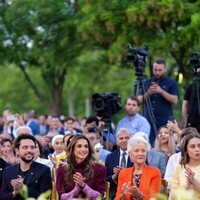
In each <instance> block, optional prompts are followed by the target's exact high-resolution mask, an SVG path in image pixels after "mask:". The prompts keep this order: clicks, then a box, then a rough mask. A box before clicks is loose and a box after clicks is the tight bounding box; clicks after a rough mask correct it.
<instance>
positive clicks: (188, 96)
mask: <svg viewBox="0 0 200 200" xmlns="http://www.w3.org/2000/svg"><path fill="white" fill-rule="evenodd" d="M199 80H200V66H197V68H195V72H194V82H193V83H192V84H190V85H189V86H188V88H187V89H186V91H185V95H184V99H183V103H182V119H183V125H184V126H185V127H195V128H196V129H197V130H198V132H200V99H199V94H200V86H199Z"/></svg>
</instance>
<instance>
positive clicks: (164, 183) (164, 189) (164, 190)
mask: <svg viewBox="0 0 200 200" xmlns="http://www.w3.org/2000/svg"><path fill="white" fill-rule="evenodd" d="M161 185H162V187H163V188H162V193H164V194H166V195H167V194H168V190H167V186H168V182H167V180H165V179H162V182H161Z"/></svg>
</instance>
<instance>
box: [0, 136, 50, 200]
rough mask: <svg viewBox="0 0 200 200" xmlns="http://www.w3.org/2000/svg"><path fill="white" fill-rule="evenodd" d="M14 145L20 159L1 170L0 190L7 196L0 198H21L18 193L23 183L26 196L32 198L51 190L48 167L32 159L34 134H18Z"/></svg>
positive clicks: (7, 199)
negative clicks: (0, 184) (0, 182)
mask: <svg viewBox="0 0 200 200" xmlns="http://www.w3.org/2000/svg"><path fill="white" fill-rule="evenodd" d="M14 146H15V149H16V154H17V155H18V156H19V158H20V161H19V163H18V164H16V165H13V166H10V167H8V168H6V169H5V170H4V172H3V181H2V187H1V190H2V192H3V193H6V194H7V196H6V198H2V199H3V200H4V199H6V200H11V199H17V200H21V199H23V198H22V197H21V196H20V195H19V191H20V189H22V187H23V186H24V185H26V186H27V188H28V196H29V197H34V198H37V197H38V196H39V195H40V194H42V193H43V192H46V191H47V190H51V188H52V182H51V172H50V168H49V167H47V166H45V165H43V164H40V163H37V162H34V161H33V159H34V154H35V148H36V139H35V138H34V136H32V135H30V134H22V135H19V136H18V137H17V138H16V140H15V143H14Z"/></svg>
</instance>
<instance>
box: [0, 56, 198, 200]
mask: <svg viewBox="0 0 200 200" xmlns="http://www.w3.org/2000/svg"><path fill="white" fill-rule="evenodd" d="M146 88H147V91H146V92H143V91H141V92H140V93H139V95H138V96H137V97H134V96H129V97H127V99H126V100H125V104H124V110H125V113H126V114H125V116H124V117H123V118H122V119H121V120H119V122H118V123H117V124H116V128H115V131H114V132H113V133H108V131H107V130H106V132H105V131H104V128H105V123H104V120H102V119H100V118H99V117H98V116H89V117H87V118H77V117H69V116H66V117H63V116H62V117H60V116H58V115H55V114H52V115H49V116H45V115H39V116H37V117H36V116H34V113H33V112H32V111H30V112H27V113H24V114H22V115H19V114H15V115H13V114H12V113H10V111H9V110H8V109H6V110H4V112H3V115H2V118H1V124H0V130H1V134H0V185H1V187H0V200H6V199H8V200H9V199H10V200H11V199H16V200H18V199H19V200H21V199H25V197H22V196H21V193H20V191H21V189H23V188H24V186H26V187H27V189H28V196H29V197H34V198H37V197H39V195H40V194H42V193H44V192H46V191H51V192H50V193H49V195H50V196H49V198H50V199H52V200H69V199H75V198H87V199H94V200H95V199H103V198H105V194H106V187H107V183H108V182H109V185H110V188H109V199H111V200H113V199H115V200H132V199H134V200H140V199H142V200H149V199H151V198H155V199H156V196H157V194H158V193H160V192H162V191H163V188H162V179H165V180H166V182H167V183H168V194H167V195H168V198H169V199H171V200H177V199H178V195H179V193H180V189H182V190H187V191H190V192H191V195H192V198H193V199H194V200H198V199H199V200H200V176H199V174H200V135H199V132H198V131H199V130H198V127H195V126H194V127H191V126H190V124H192V123H191V121H190V123H186V124H185V125H187V126H188V127H179V125H178V123H177V122H176V120H171V119H172V118H174V117H173V107H172V105H173V104H176V103H177V101H178V98H179V92H178V86H177V84H176V82H175V81H174V80H172V79H170V78H168V77H167V76H166V64H165V61H164V60H163V59H157V60H156V61H155V62H154V63H153V77H151V78H150V79H148V80H147V81H146ZM147 101H150V102H151V109H152V110H151V111H152V113H153V119H152V115H151V117H150V115H149V113H148V112H149V111H148V109H147V105H146V102H147ZM143 103H144V104H145V106H144V111H145V112H144V115H142V114H141V113H139V110H140V105H141V104H143ZM184 104H185V103H183V107H184ZM187 109H189V107H188V105H187ZM183 110H184V112H183V113H184V115H186V110H185V108H184V109H183ZM189 113H190V112H189V110H188V115H189ZM186 118H187V117H185V118H184V120H186ZM190 119H191V118H190ZM195 120H196V119H195ZM196 128H197V129H196Z"/></svg>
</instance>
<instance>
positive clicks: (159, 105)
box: [140, 76, 179, 127]
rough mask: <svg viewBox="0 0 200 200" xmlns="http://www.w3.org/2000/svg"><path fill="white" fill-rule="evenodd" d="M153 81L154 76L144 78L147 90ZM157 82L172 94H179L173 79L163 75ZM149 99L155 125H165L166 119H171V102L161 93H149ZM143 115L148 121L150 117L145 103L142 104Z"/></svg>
mask: <svg viewBox="0 0 200 200" xmlns="http://www.w3.org/2000/svg"><path fill="white" fill-rule="evenodd" d="M153 81H154V78H153V77H152V78H150V79H148V80H146V82H145V86H146V88H147V90H148V88H149V87H150V85H151V83H152V82H153ZM157 84H158V85H159V86H160V87H161V88H162V89H163V90H164V91H166V92H168V93H169V94H172V95H176V96H179V91H178V84H177V82H176V81H175V80H172V79H170V78H168V77H166V76H164V77H163V78H162V79H161V80H160V81H159V82H157ZM140 94H142V95H143V94H144V91H141V92H140ZM149 98H150V101H151V107H152V111H153V114H154V116H155V121H156V125H157V127H160V126H163V125H166V123H167V121H168V120H171V119H172V117H173V110H172V104H171V103H170V102H169V101H167V100H166V99H165V98H164V97H163V96H162V95H161V94H159V93H155V94H151V95H150V96H149ZM144 116H145V117H146V118H147V119H148V121H149V122H150V117H149V114H148V112H147V107H146V104H145V106H144Z"/></svg>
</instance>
